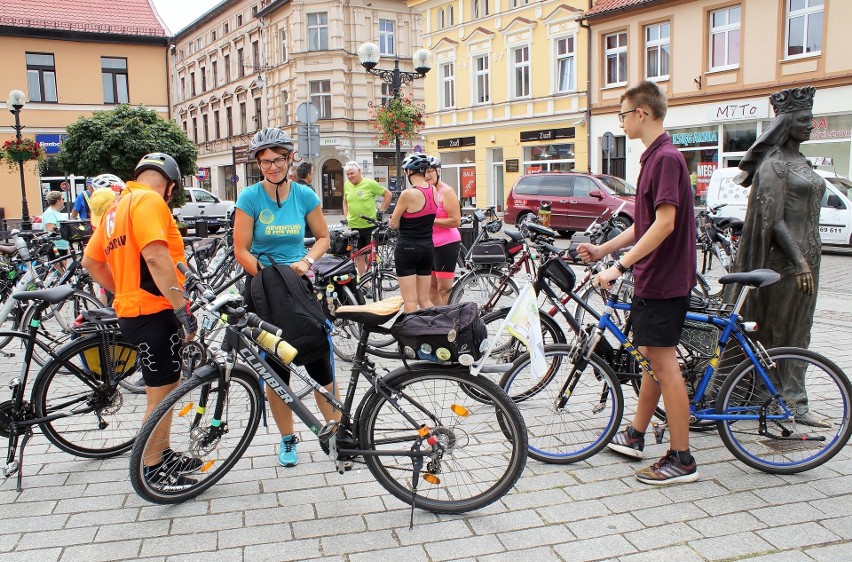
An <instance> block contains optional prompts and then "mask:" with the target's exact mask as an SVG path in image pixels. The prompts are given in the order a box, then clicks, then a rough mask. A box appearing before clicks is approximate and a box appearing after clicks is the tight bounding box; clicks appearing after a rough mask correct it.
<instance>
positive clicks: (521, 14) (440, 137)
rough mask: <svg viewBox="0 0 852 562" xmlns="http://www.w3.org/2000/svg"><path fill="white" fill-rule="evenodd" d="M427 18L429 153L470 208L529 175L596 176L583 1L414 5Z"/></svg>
mask: <svg viewBox="0 0 852 562" xmlns="http://www.w3.org/2000/svg"><path fill="white" fill-rule="evenodd" d="M408 4H409V5H410V6H412V7H413V8H415V9H416V10H419V11H420V12H421V13H422V14H423V18H424V22H425V23H424V25H425V34H424V46H425V47H426V48H428V49H431V50H432V52H433V54H434V65H433V66H434V68H433V70H432V72H430V73H429V75H428V76H427V78H426V82H427V87H426V113H427V126H426V128H425V129H424V131H423V134H424V135H425V136H426V137H427V142H426V147H427V151H428V152H430V153H432V154H438V155H439V156H440V158H441V160H442V164H443V176H442V179H443V180H444V181H446V182H447V183H448V184H450V185H452V186H454V187H456V188H458V189H459V195H460V197H462V198H463V203H464V204H476V205H478V206H484V205H496V206H497V207H498V209H501V210H502V208H503V207H504V206H505V201H506V194H507V193H508V191H509V190H510V189H511V187H512V185H513V184H514V182H515V180H517V178H518V177H519V176H520V175H522V174H529V173H536V172H544V171H570V170H573V169H578V170H588V169H589V159H588V150H587V146H588V138H587V134H586V121H587V115H586V111H587V97H586V90H587V72H586V68H587V65H586V64H585V61H586V60H587V57H588V41H587V31H586V29H585V28H584V27H583V26H582V25H581V18H582V16H583V12H582V10H583V9H585V8H587V7H588V3H587V2H585V1H567V0H566V1H558V0H553V1H551V0H541V1H536V2H533V1H530V0H452V1H448V0H409V2H408Z"/></svg>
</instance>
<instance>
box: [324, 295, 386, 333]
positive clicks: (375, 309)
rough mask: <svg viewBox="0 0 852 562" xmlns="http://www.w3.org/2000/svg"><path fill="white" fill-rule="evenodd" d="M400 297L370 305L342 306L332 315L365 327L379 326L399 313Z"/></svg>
mask: <svg viewBox="0 0 852 562" xmlns="http://www.w3.org/2000/svg"><path fill="white" fill-rule="evenodd" d="M400 308H402V297H391V298H389V299H385V300H381V301H379V302H374V303H370V304H359V305H348V304H347V305H344V306H339V307H337V308H336V309H335V310H334V315H335V316H337V317H338V318H342V319H344V320H352V321H353V322H358V323H359V324H363V325H365V326H381V325H382V324H384V323H385V322H387V321H388V320H390V319H391V318H393V317H394V316H396V315H397V313H399V309H400Z"/></svg>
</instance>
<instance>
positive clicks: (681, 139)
mask: <svg viewBox="0 0 852 562" xmlns="http://www.w3.org/2000/svg"><path fill="white" fill-rule="evenodd" d="M671 136H672V144H673V145H675V146H679V147H687V146H708V145H710V146H715V145H716V144H718V143H719V131H717V130H716V129H712V130H710V131H688V132H685V133H671Z"/></svg>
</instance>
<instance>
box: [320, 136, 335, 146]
mask: <svg viewBox="0 0 852 562" xmlns="http://www.w3.org/2000/svg"><path fill="white" fill-rule="evenodd" d="M336 144H337V137H331V138H324V139H320V145H321V146H335V145H336Z"/></svg>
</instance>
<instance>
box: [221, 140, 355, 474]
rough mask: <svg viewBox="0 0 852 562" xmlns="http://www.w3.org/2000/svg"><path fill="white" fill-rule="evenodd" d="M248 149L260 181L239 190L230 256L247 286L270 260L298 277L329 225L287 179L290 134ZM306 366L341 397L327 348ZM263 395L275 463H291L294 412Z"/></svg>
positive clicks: (307, 191)
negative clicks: (308, 237)
mask: <svg viewBox="0 0 852 562" xmlns="http://www.w3.org/2000/svg"><path fill="white" fill-rule="evenodd" d="M249 152H250V154H251V157H252V158H255V159H256V160H257V164H258V166H260V170H261V172H262V173H263V178H264V179H263V181H261V182H258V183H256V184H254V185H250V186H248V187H247V188H245V189H244V190H243V191H242V192H241V193H240V195H239V197H237V202H236V205H235V206H236V210H235V211H234V257H236V259H237V261H238V262H240V265H242V266H243V269H245V270H246V274H247V275H248V276H249V277H248V279H247V280H246V287H247V288H248V287H251V279H252V277H253V276H254V275H257V272H258V271H260V270H261V269H263V268H264V267H268V266H270V265H272V263H273V262H274V263H276V264H283V265H289V266H290V268H291V269H292V270H293V271H295V272H296V273H297V274H298V275H300V276H303V275H305V273H306V272H307V271H308V269H310V268H311V266H312V265H313V263H314V261H315V260H317V259H319V258H320V257H321V256H322V255H323V254H324V253H325V252H326V250H327V249H328V241H329V240H328V225H326V222H325V217H324V216H323V214H322V207H321V205H320V200H319V197H317V194H316V193H314V191H313V190H312V189H311V188H310V187H308V186H305V185H302V184H300V183H296V182H291V181H289V180H288V179H287V171H288V169H289V167H290V163H291V161H292V156H293V141H292V140H291V139H290V135H288V134H287V133H285V132H283V131H281V130H279V129H271V128H270V129H263V130H261V131H258V132H257V134H255V136H254V138H253V139H252V141H251V145H250V146H249ZM305 223H307V224H308V225H309V226H310V228H311V231H312V232H313V235H314V237H315V238H316V242H315V243H314V245H313V247H311V249H310V251H307V250H306V249H305V239H304V236H305ZM250 296H251V293H250V291H248V290H247V291H246V304H247V305H248V306H249V309H250V310H253V306H252V303H251V302H250ZM270 366H271V367H273V368H274V369H275V370H276V372H277V373H278V374H280V375H281V376H282V378H284V380H285V381H287V382H289V373H288V372H287V371H286V369H284V368H280V367H279V366H278V365H277V364H276V362H275V361H271V362H270ZM305 370H306V371H307V372H308V374H309V375H310V376H311V377H312V378H313V379H314V380H316V381H317V382H318V383H320V384H321V385H322V386H324V387H325V389H326V390H328V391H329V392H331V393H332V394H334V395H335V396H339V395H340V394H339V392H338V391H337V385H336V383H335V381H334V372H333V369H332V366H331V357H330V350H329V353H326V354H325V355H324V356H323V358H322V359H318V360H316V361H313V362H310V363H306V364H305ZM314 394H315V397H316V400H317V405H318V406H319V408H320V411H321V412H322V414H323V416H324V417H325V419H326V421H329V420H340V412H334V411H333V409H332V407H331V405H330V404H329V403H328V402H326V401H325V399H323V398H322V397H321V396H320V394H319V393H314ZM266 395H267V397H268V399H269V408H270V410H272V417H273V418H275V423H276V425H277V426H278V430H279V431H280V432H281V446H280V448H279V452H278V462H279V463H280V464H281V465H282V466H295V465H296V463H297V462H298V459H297V456H296V443H298V440H297V439H296V436H295V435H294V434H293V412H292V410H290V408H289V407H288V406H287V405H286V404H285V403H284V402H283V401H282V400H281V399H280V398H279V397H278V395H277V394H275V392H273V391H272V390H271V389H270V388H269V387H268V386H267V387H266Z"/></svg>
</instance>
